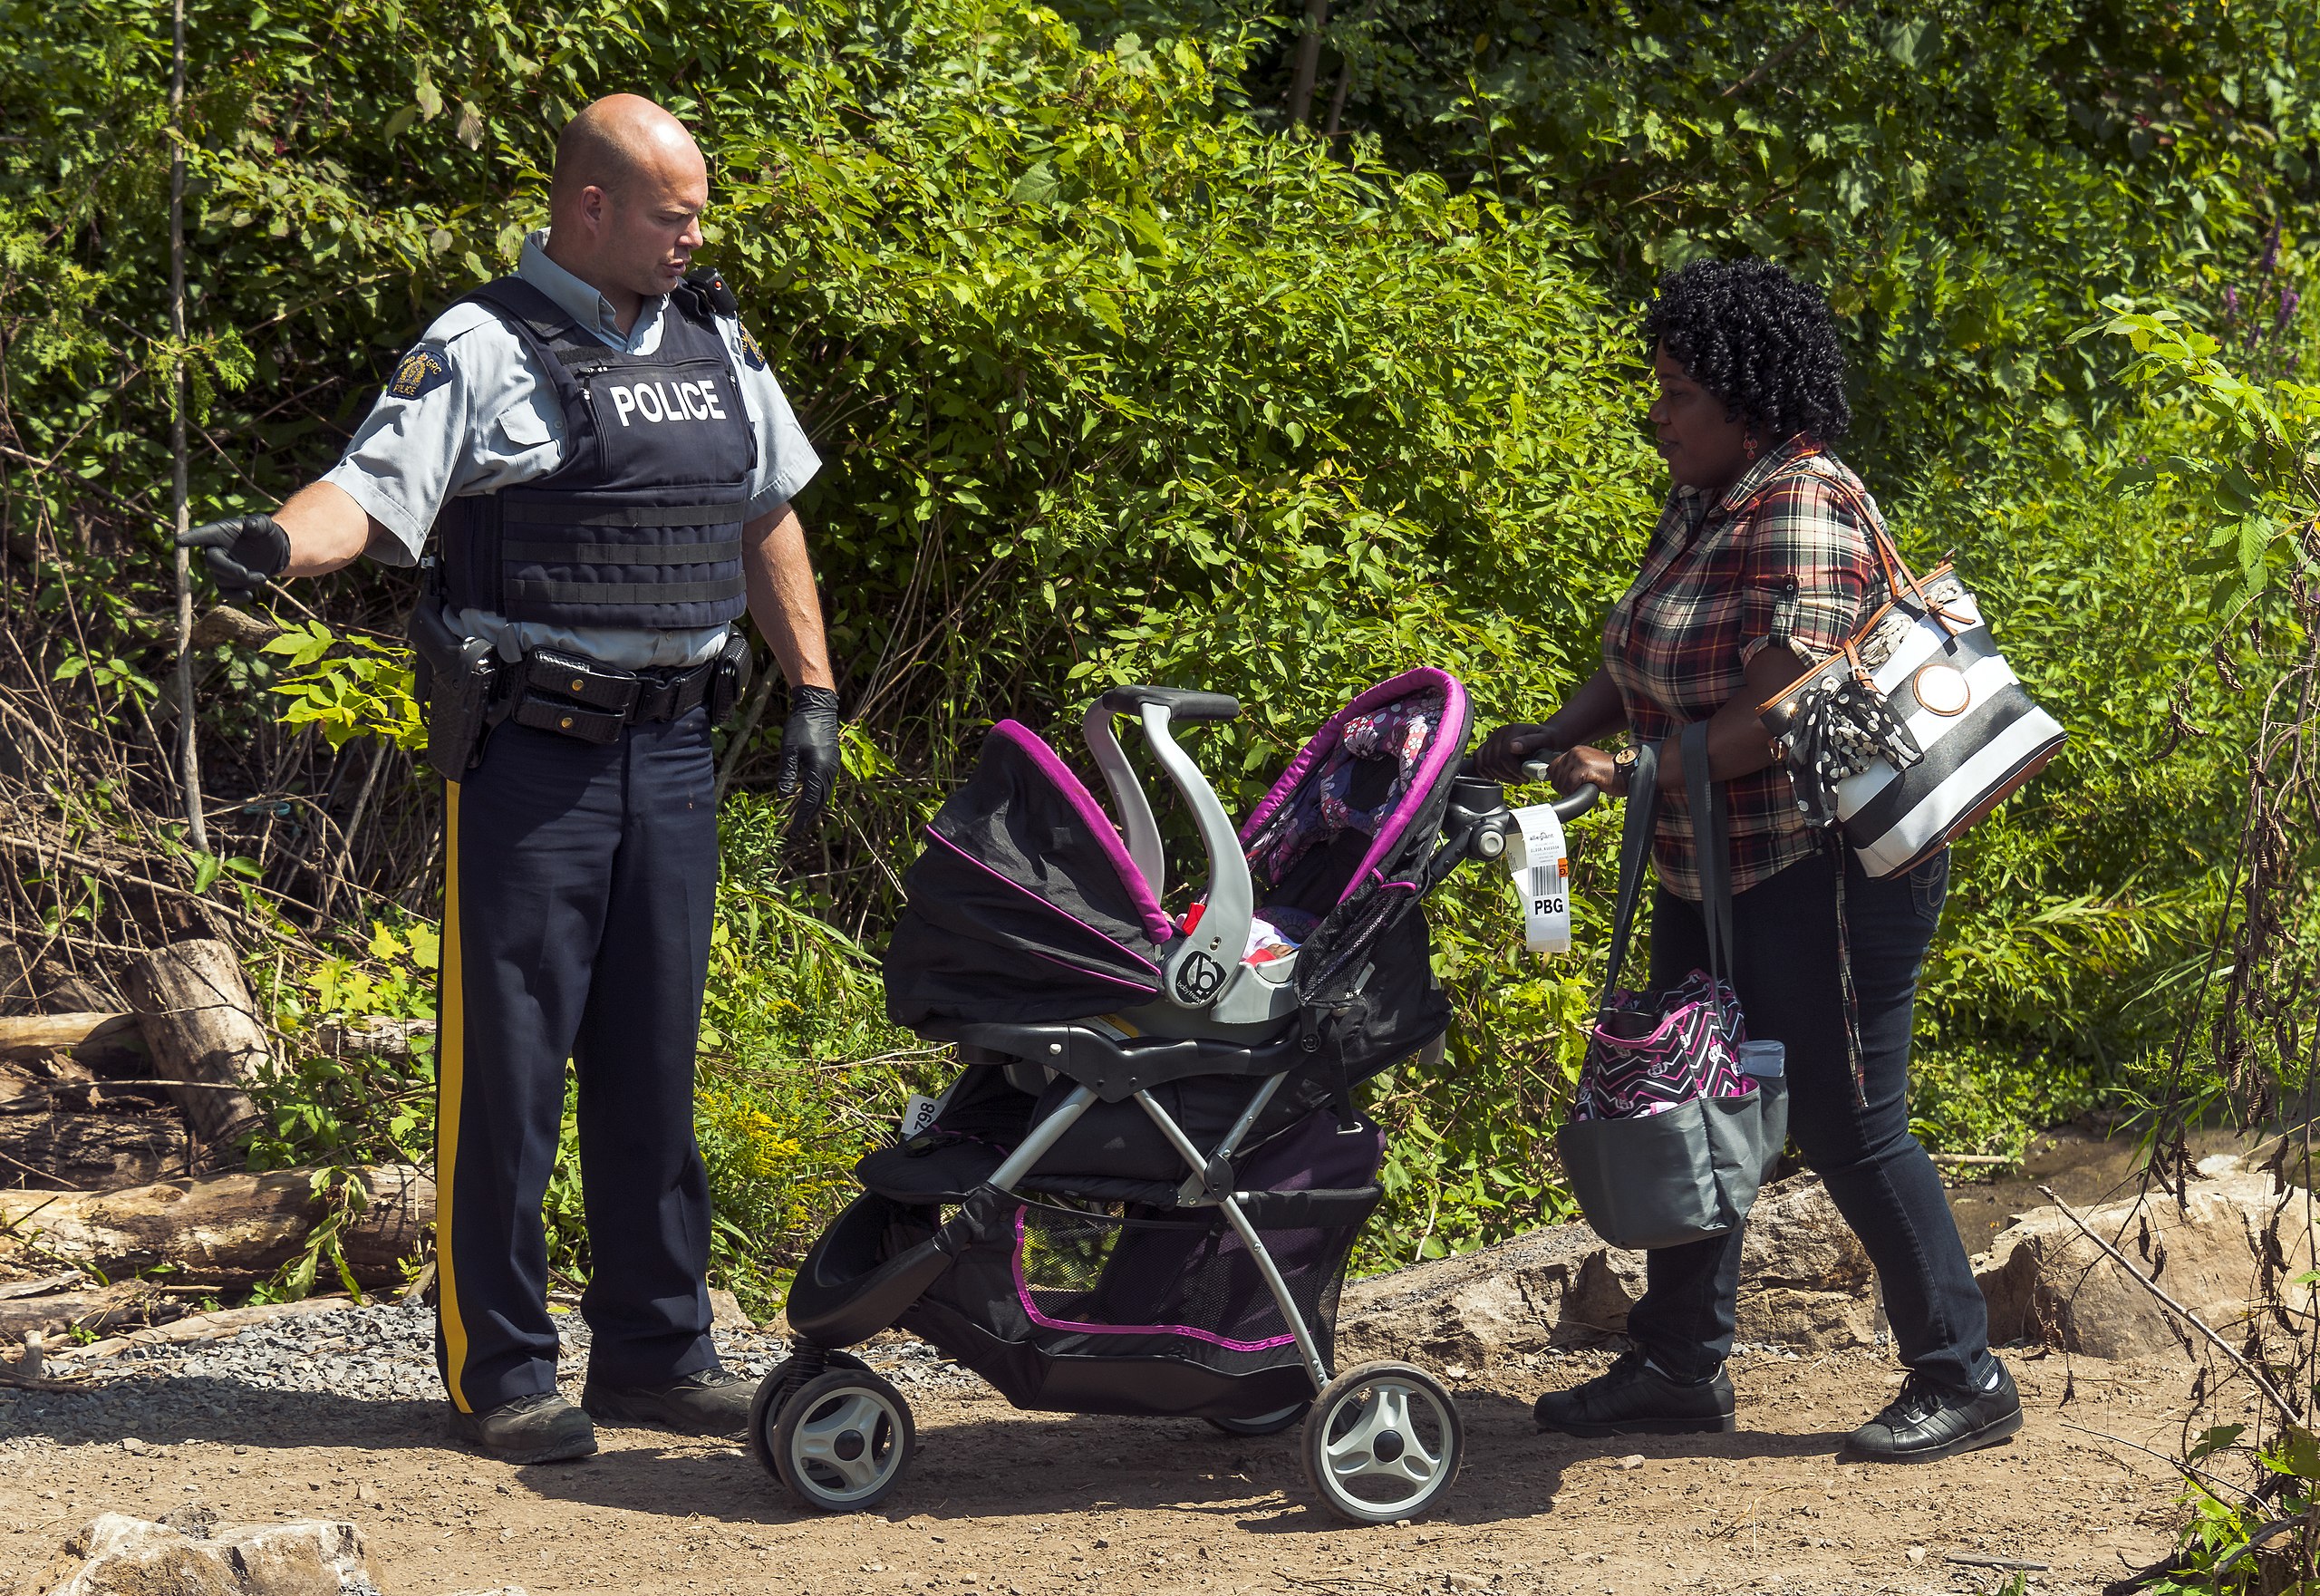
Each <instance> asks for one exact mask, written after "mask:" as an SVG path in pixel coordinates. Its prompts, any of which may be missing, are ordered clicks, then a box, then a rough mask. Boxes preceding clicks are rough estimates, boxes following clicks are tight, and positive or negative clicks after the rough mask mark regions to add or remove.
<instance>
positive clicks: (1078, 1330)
mask: <svg viewBox="0 0 2320 1596" xmlns="http://www.w3.org/2000/svg"><path fill="white" fill-rule="evenodd" d="M1359 1228H1360V1227H1359V1226H1358V1224H1345V1225H1331V1226H1328V1227H1321V1228H1300V1229H1288V1228H1282V1229H1267V1230H1261V1231H1260V1232H1259V1235H1260V1236H1261V1239H1262V1240H1263V1242H1264V1245H1265V1250H1266V1252H1267V1253H1270V1254H1271V1257H1272V1261H1273V1266H1274V1267H1275V1268H1276V1269H1278V1270H1279V1271H1280V1272H1281V1279H1282V1281H1283V1282H1285V1283H1286V1284H1287V1286H1288V1288H1289V1295H1290V1301H1293V1302H1294V1303H1296V1305H1297V1311H1298V1312H1299V1314H1300V1315H1301V1316H1302V1317H1303V1319H1304V1320H1305V1323H1306V1325H1307V1327H1308V1328H1309V1329H1310V1330H1312V1331H1313V1333H1314V1335H1315V1336H1316V1337H1318V1338H1319V1339H1320V1340H1321V1344H1322V1346H1323V1347H1324V1348H1325V1349H1326V1348H1327V1347H1328V1346H1329V1331H1330V1327H1331V1325H1332V1324H1333V1323H1334V1322H1335V1320H1336V1318H1337V1307H1338V1288H1339V1285H1340V1284H1342V1283H1343V1281H1344V1278H1345V1264H1346V1256H1347V1254H1348V1253H1349V1252H1351V1250H1352V1247H1353V1239H1354V1236H1355V1233H1357V1232H1358V1229H1359ZM1011 1240H1012V1243H1013V1259H1012V1263H1013V1274H1014V1282H1013V1283H1014V1287H1015V1293H1016V1296H1017V1299H1018V1301H1019V1304H1020V1307H1021V1309H1022V1311H1023V1313H1024V1316H1025V1317H1026V1318H1027V1319H1028V1320H1029V1322H1030V1325H1031V1327H1032V1330H1033V1333H1034V1338H1035V1339H1037V1340H1049V1339H1050V1338H1055V1337H1070V1338H1073V1339H1074V1349H1075V1350H1076V1351H1078V1352H1080V1353H1082V1354H1083V1355H1093V1356H1099V1357H1100V1356H1103V1355H1105V1354H1106V1353H1107V1352H1110V1353H1115V1354H1116V1355H1119V1356H1133V1357H1150V1356H1152V1355H1154V1353H1155V1351H1158V1352H1165V1354H1166V1355H1169V1356H1173V1357H1179V1358H1191V1359H1194V1360H1196V1361H1199V1362H1202V1363H1205V1364H1208V1365H1210V1366H1212V1367H1214V1368H1217V1369H1223V1370H1227V1371H1229V1372H1236V1373H1237V1372H1244V1371H1247V1370H1250V1369H1262V1368H1270V1367H1272V1366H1274V1365H1276V1364H1289V1363H1295V1362H1297V1361H1298V1356H1299V1355H1298V1351H1297V1345H1296V1339H1295V1337H1294V1336H1293V1335H1292V1333H1291V1332H1290V1328H1289V1321H1288V1320H1287V1319H1286V1318H1285V1317H1284V1316H1283V1315H1282V1313H1281V1308H1280V1305H1279V1304H1278V1303H1277V1302H1276V1301H1274V1298H1273V1294H1272V1291H1271V1287H1270V1286H1268V1285H1267V1284H1266V1282H1265V1279H1264V1275H1263V1274H1262V1272H1261V1271H1260V1270H1259V1269H1258V1267H1257V1261H1256V1258H1255V1256H1254V1255H1253V1254H1252V1253H1251V1252H1250V1251H1249V1249H1248V1247H1247V1246H1246V1245H1245V1244H1244V1243H1242V1240H1241V1238H1240V1236H1239V1235H1238V1234H1236V1233H1234V1232H1233V1230H1232V1227H1231V1225H1230V1224H1228V1223H1227V1222H1226V1221H1225V1219H1224V1218H1223V1215H1222V1214H1215V1213H1213V1212H1211V1213H1208V1214H1202V1215H1201V1216H1200V1217H1198V1218H1183V1217H1174V1216H1171V1217H1166V1218H1158V1217H1152V1216H1149V1214H1148V1213H1147V1214H1138V1213H1137V1212H1136V1211H1135V1210H1133V1209H1126V1208H1122V1207H1120V1206H1118V1205H1114V1206H1111V1207H1109V1208H1106V1209H1102V1210H1097V1209H1092V1208H1081V1207H1063V1206H1058V1205H1049V1204H1022V1205H1020V1206H1019V1207H1018V1208H1017V1209H1016V1210H1015V1214H1014V1224H1013V1235H1012V1238H1011ZM1158 1342H1165V1343H1166V1344H1165V1346H1159V1345H1155V1343H1158Z"/></svg>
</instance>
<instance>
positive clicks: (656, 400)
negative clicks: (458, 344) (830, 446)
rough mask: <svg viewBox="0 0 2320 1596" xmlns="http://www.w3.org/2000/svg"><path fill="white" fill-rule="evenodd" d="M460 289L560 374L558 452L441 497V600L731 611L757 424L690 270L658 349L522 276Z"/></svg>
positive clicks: (617, 618) (637, 621)
mask: <svg viewBox="0 0 2320 1596" xmlns="http://www.w3.org/2000/svg"><path fill="white" fill-rule="evenodd" d="M466 298H467V299H468V300H471V301H473V302H475V303H476V304H478V305H482V306H484V308H486V309H487V310H489V311H490V312H492V313H493V314H495V315H497V316H498V318H499V319H500V320H501V321H502V322H503V323H505V324H507V328H508V329H509V330H510V331H511V332H513V333H514V334H516V335H517V337H518V338H519V339H521V340H522V341H523V343H524V346H525V347H526V348H527V349H528V350H529V351H530V352H531V354H532V358H533V361H534V362H535V363H536V364H537V366H538V367H539V369H540V371H541V372H544V373H545V374H546V377H547V379H548V380H549V382H552V383H553V384H554V385H555V388H556V398H557V400H558V401H560V402H561V403H562V404H563V406H564V461H563V463H562V464H561V465H559V466H558V467H557V468H556V469H555V470H553V471H550V472H549V473H548V474H547V475H546V476H545V477H540V478H537V479H534V480H532V481H529V482H525V483H522V484H519V485H517V486H516V487H512V488H501V489H500V490H499V491H498V492H496V493H484V494H475V495H470V496H469V497H467V498H455V499H452V500H451V501H450V502H449V504H448V505H446V506H445V507H444V508H443V512H442V515H441V517H440V519H439V520H438V521H437V523H436V526H437V530H438V531H439V532H440V534H441V541H440V548H441V550H442V554H441V562H442V563H441V566H440V572H441V581H442V594H443V598H444V601H445V602H446V603H447V604H449V605H450V606H451V607H452V608H453V609H455V610H456V609H478V610H486V611H489V612H491V613H493V614H500V615H504V616H506V617H507V619H508V620H510V621H536V622H540V623H543V624H548V625H556V626H614V627H633V628H637V629H639V630H647V631H669V632H676V631H685V630H690V629H693V628H698V627H704V626H715V625H720V624H723V623H725V622H728V621H730V620H732V619H734V618H735V617H736V616H738V615H739V614H741V613H742V611H743V610H744V609H745V608H747V601H746V594H745V589H744V586H743V582H742V576H741V527H742V523H743V522H744V521H745V520H746V519H747V518H748V512H749V478H750V474H751V472H752V471H754V470H755V469H756V468H757V431H756V429H755V428H753V427H752V426H750V424H749V410H748V407H747V405H746V404H745V403H744V401H743V400H742V398H741V385H740V379H739V373H737V372H735V371H734V369H733V363H732V360H731V359H730V355H729V354H728V353H727V350H726V346H725V341H724V339H723V338H722V337H720V335H719V334H718V331H717V324H716V318H715V315H714V314H713V313H712V312H711V310H710V306H709V305H708V303H707V302H706V297H705V295H699V294H696V293H695V292H694V291H693V289H692V285H691V284H687V285H683V287H682V288H681V290H680V291H679V292H678V293H676V294H673V295H671V296H670V303H669V305H668V308H667V309H666V310H665V311H664V312H663V313H662V327H661V346H660V348H659V349H658V350H657V351H656V352H655V353H652V354H629V353H623V351H620V350H617V349H613V348H610V347H608V346H606V345H605V344H604V343H603V342H602V341H600V340H598V339H596V338H594V337H592V336H590V335H589V334H587V333H586V332H585V331H583V330H582V328H581V326H580V324H578V323H577V322H576V321H575V320H574V319H573V318H572V317H571V316H570V315H569V314H566V313H565V311H564V310H563V308H562V307H560V306H559V305H556V302H555V301H554V300H552V299H550V298H549V297H548V296H547V295H545V294H543V293H541V292H540V291H539V290H538V289H537V288H536V287H534V286H533V285H531V284H529V283H527V282H525V281H523V280H522V279H521V278H518V277H501V278H499V279H498V281H496V282H492V283H487V284H486V285H483V286H482V287H480V288H478V289H476V290H475V291H474V292H473V293H471V294H469V295H467V296H466Z"/></svg>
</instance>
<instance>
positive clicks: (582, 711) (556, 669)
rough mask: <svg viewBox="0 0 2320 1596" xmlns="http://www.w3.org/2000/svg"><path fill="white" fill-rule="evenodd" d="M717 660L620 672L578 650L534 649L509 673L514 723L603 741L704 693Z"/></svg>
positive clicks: (680, 711) (689, 705) (695, 702)
mask: <svg viewBox="0 0 2320 1596" xmlns="http://www.w3.org/2000/svg"><path fill="white" fill-rule="evenodd" d="M716 671H717V661H715V660H709V661H705V662H703V663H701V664H698V665H694V666H692V667H691V668H690V669H688V670H682V671H647V672H638V671H623V670H620V669H617V668H616V667H614V666H611V665H606V664H603V663H599V662H597V661H595V660H591V659H586V658H584V657H583V656H581V655H578V654H571V653H563V652H562V651H560V650H557V649H552V648H536V649H534V650H532V651H531V652H530V653H527V654H526V655H525V656H524V663H522V664H521V665H519V666H517V669H516V671H515V672H512V674H513V675H514V677H515V694H514V697H515V702H514V705H513V707H512V709H511V710H510V711H509V712H508V716H507V718H508V719H509V720H511V721H515V722H516V724H517V725H518V726H529V727H532V728H534V729H536V730H541V731H554V732H557V733H559V734H561V735H563V736H565V737H576V738H578V739H579V740H581V741H583V742H594V743H609V742H614V741H616V740H618V739H619V737H620V734H621V733H622V732H623V730H626V729H627V728H629V727H630V726H633V725H634V724H636V723H637V722H638V721H674V720H676V719H678V718H679V717H681V716H683V715H688V714H691V712H692V711H693V710H694V709H695V708H696V707H697V706H699V705H700V704H701V702H702V701H704V700H705V699H707V698H708V696H709V689H710V678H711V677H712V676H714V675H715V674H716Z"/></svg>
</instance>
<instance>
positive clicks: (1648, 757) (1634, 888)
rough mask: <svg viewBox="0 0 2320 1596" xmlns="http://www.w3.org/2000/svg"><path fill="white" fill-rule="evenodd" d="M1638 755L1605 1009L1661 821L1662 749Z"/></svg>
mask: <svg viewBox="0 0 2320 1596" xmlns="http://www.w3.org/2000/svg"><path fill="white" fill-rule="evenodd" d="M1635 753H1636V758H1635V766H1634V768H1633V769H1630V770H1629V772H1628V813H1627V821H1626V826H1625V828H1624V829H1623V830H1622V831H1621V832H1620V834H1619V908H1618V911H1617V912H1616V913H1615V914H1613V915H1612V917H1611V958H1610V962H1609V965H1608V966H1607V967H1606V968H1605V970H1604V972H1603V999H1602V1002H1601V1003H1600V1005H1599V1006H1600V1007H1601V1008H1605V1009H1609V1007H1610V1006H1611V994H1612V993H1614V992H1616V991H1619V969H1620V966H1622V965H1624V964H1625V963H1626V962H1627V959H1628V943H1629V940H1630V939H1631V938H1632V937H1633V936H1634V934H1635V912H1636V906H1637V904H1638V903H1640V902H1641V901H1642V898H1643V877H1644V872H1645V870H1646V869H1647V868H1648V867H1649V866H1650V863H1651V838H1652V834H1653V833H1654V832H1655V831H1656V830H1657V829H1658V822H1659V750H1658V749H1657V748H1655V747H1653V746H1652V745H1651V744H1650V743H1648V742H1638V744H1637V745H1636V750H1635Z"/></svg>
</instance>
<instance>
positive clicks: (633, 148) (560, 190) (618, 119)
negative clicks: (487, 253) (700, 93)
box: [548, 94, 709, 211]
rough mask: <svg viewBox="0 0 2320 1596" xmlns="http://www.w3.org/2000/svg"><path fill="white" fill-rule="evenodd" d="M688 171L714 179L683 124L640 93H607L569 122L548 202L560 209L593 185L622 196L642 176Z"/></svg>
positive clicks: (672, 175) (559, 142)
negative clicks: (710, 176)
mask: <svg viewBox="0 0 2320 1596" xmlns="http://www.w3.org/2000/svg"><path fill="white" fill-rule="evenodd" d="M686 176H698V177H699V178H700V179H701V182H702V183H703V184H704V185H706V184H707V182H708V180H709V168H708V166H707V164H706V163H705V162H703V161H702V160H701V146H700V145H698V144H696V143H694V142H693V140H692V135H691V133H689V132H687V131H685V125H684V123H682V122H681V121H678V120H677V119H676V118H675V117H673V116H671V115H670V114H669V113H668V112H667V111H663V110H662V109H661V108H660V107H659V106H657V105H655V104H653V103H652V102H651V101H650V100H647V99H645V98H644V97H643V95H641V94H607V95H605V96H604V98H603V99H602V100H599V101H596V102H594V103H593V104H591V105H589V106H588V107H586V108H585V110H583V111H581V112H580V114H579V115H577V116H575V117H574V118H573V119H572V120H571V121H568V122H566V123H565V124H564V133H563V135H562V137H560V138H558V139H557V140H556V177H555V179H554V180H553V182H552V183H551V184H550V186H549V189H548V206H549V208H550V210H551V211H561V210H563V209H564V208H565V206H567V205H569V204H571V203H573V202H574V201H576V200H577V199H578V198H579V197H580V195H581V194H582V193H583V192H584V191H585V190H586V189H589V188H591V187H594V188H597V189H603V190H604V192H605V193H607V194H610V195H612V196H613V197H614V198H624V197H625V196H626V195H627V194H628V192H629V191H630V190H631V189H633V188H635V187H636V185H637V184H638V182H639V181H640V180H644V181H650V180H652V179H655V178H680V179H681V178H683V177H686Z"/></svg>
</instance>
